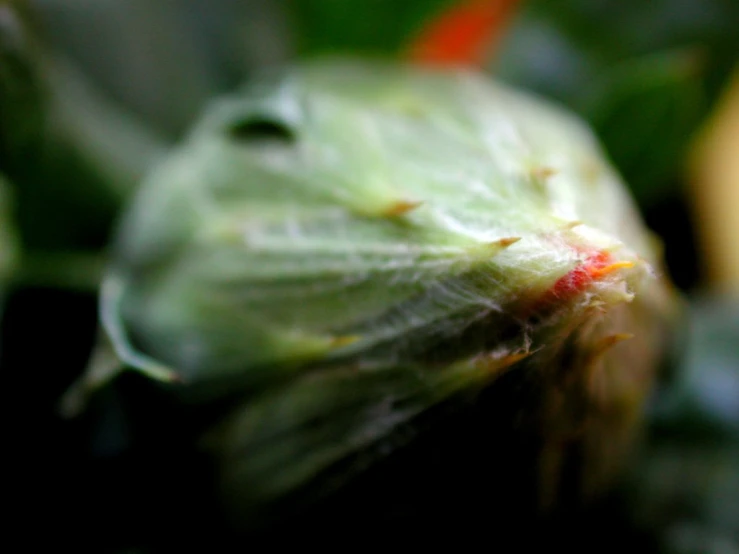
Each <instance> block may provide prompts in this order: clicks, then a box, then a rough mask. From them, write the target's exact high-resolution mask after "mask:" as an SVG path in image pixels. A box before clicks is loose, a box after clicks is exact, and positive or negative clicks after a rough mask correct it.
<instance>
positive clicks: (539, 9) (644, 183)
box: [492, 0, 739, 202]
mask: <svg viewBox="0 0 739 554" xmlns="http://www.w3.org/2000/svg"><path fill="white" fill-rule="evenodd" d="M737 21H739V2H733V1H729V0H656V1H654V2H641V1H637V0H626V1H621V0H599V1H597V2H594V1H587V0H529V1H528V2H526V3H524V4H523V9H522V10H521V11H520V13H519V15H518V17H517V18H516V19H515V21H514V22H513V24H512V26H511V29H510V31H509V33H507V35H506V39H505V41H504V43H503V44H502V46H501V49H500V52H499V57H498V58H497V59H496V60H495V63H494V64H493V65H492V68H493V70H494V71H495V73H496V74H497V75H498V76H499V77H501V78H503V79H504V80H507V81H509V82H512V83H515V84H518V85H521V86H524V87H526V88H529V89H532V90H534V91H537V92H539V93H542V94H544V95H546V96H549V97H553V98H555V99H557V100H559V101H560V102H562V103H564V104H566V105H568V106H569V107H571V108H573V109H576V110H577V111H579V112H580V113H581V114H582V115H584V116H586V117H590V118H591V122H592V123H595V125H596V127H598V130H599V131H600V132H603V134H604V136H603V139H604V141H605V142H606V145H607V148H608V149H609V151H611V153H612V155H613V157H614V159H615V160H616V162H617V163H618V164H619V166H620V167H619V168H620V169H621V170H622V171H624V173H626V176H627V181H629V183H630V184H631V186H632V189H634V191H635V192H636V194H637V196H638V197H639V198H640V199H641V200H642V201H643V202H651V201H653V200H654V199H655V197H656V196H658V194H659V193H660V192H664V191H666V190H667V188H666V187H667V186H668V185H674V183H675V182H676V181H677V177H678V174H679V172H680V171H681V170H682V163H681V161H682V160H681V157H680V154H681V153H682V152H683V149H684V140H685V138H686V137H687V136H688V135H690V134H692V133H693V132H694V131H695V128H696V125H697V123H698V122H699V121H700V119H701V118H702V117H704V116H705V114H706V113H707V110H708V108H709V107H710V106H711V104H712V103H713V102H714V101H715V99H716V97H717V95H718V93H719V91H720V89H721V86H722V84H723V83H724V82H725V81H726V79H727V78H728V76H729V74H730V71H731V69H732V67H733V65H734V64H735V63H736V61H737V53H738V52H739V33H737V32H736V22H737ZM657 52H663V53H664V54H655V53H657ZM670 52H672V53H670ZM696 55H697V56H698V58H699V59H700V64H695V63H694V62H692V61H690V58H691V57H693V56H696ZM681 58H683V59H682V60H681ZM609 85H610V86H612V87H614V90H613V91H608V86H609ZM593 87H595V88H596V90H593ZM598 99H600V101H602V102H603V103H604V105H603V106H602V107H601V108H597V109H596V106H595V104H596V103H597V102H596V100H598ZM640 111H641V113H642V114H644V116H643V117H640V116H639V112H640ZM647 114H650V115H647ZM620 118H624V120H623V121H620ZM609 122H610V123H609ZM650 123H651V124H650ZM660 125H669V129H665V131H664V132H663V133H662V134H661V135H660V136H658V138H654V133H655V132H656V129H657V128H658V127H659V126H660ZM621 133H623V135H624V136H619V135H620V134H621ZM641 133H647V134H646V135H645V136H640V134H641ZM671 133H675V135H673V134H671ZM626 135H628V136H626ZM646 144H651V145H652V146H651V147H650V148H649V150H648V154H644V155H643V156H642V157H641V159H638V154H637V150H638V148H640V147H643V145H646ZM655 146H657V147H658V148H657V149H656V150H655ZM670 157H672V161H671V162H670ZM622 163H623V164H625V165H623V166H621V165H620V164H622Z"/></svg>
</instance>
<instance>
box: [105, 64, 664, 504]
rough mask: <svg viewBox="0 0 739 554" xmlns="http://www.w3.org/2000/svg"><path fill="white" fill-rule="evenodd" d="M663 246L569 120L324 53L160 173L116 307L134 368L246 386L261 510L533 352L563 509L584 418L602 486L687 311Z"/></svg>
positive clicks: (247, 427)
mask: <svg viewBox="0 0 739 554" xmlns="http://www.w3.org/2000/svg"><path fill="white" fill-rule="evenodd" d="M659 264H660V261H659V255H658V252H657V249H656V247H655V241H654V240H653V239H652V238H651V237H650V236H649V233H648V232H647V230H646V229H645V227H644V226H643V224H642V222H641V221H640V219H639V216H638V213H637V211H636V209H635V207H634V205H633V203H632V201H631V199H630V198H629V196H628V195H627V193H626V191H625V189H624V187H623V184H622V183H621V181H620V180H619V177H618V175H617V174H616V172H615V171H614V170H613V169H612V168H611V167H610V166H609V164H608V163H607V162H606V161H605V160H604V156H603V154H602V152H601V151H600V149H599V147H598V145H597V142H596V140H595V139H594V137H593V135H592V134H591V132H590V131H589V129H588V128H587V127H586V126H585V125H584V124H583V123H582V122H580V121H578V120H577V119H575V118H574V117H573V116H571V115H569V114H567V113H565V112H563V111H561V110H560V109H558V108H556V107H554V106H551V105H549V104H547V103H546V102H544V101H542V100H540V99H537V98H534V97H530V96H528V95H526V94H524V93H522V92H519V91H516V90H512V89H510V88H508V87H506V86H503V85H501V84H496V83H494V82H491V81H490V80H489V79H488V78H486V77H484V76H481V75H477V74H474V73H471V72H468V71H462V70H424V69H413V68H404V67H394V66H380V65H377V66H375V65H362V64H352V63H343V64H342V63H337V62H332V63H326V62H324V63H316V64H309V65H304V66H301V67H298V68H295V69H294V70H292V71H290V72H288V73H287V74H286V75H285V76H284V77H282V78H279V79H274V80H266V81H263V82H259V83H256V84H254V85H253V86H251V87H249V88H247V89H246V90H244V91H243V92H241V93H239V94H236V95H234V96H233V97H231V98H227V99H224V100H222V101H220V102H219V103H217V104H216V105H215V106H214V107H212V109H210V110H209V111H208V112H207V114H206V116H205V117H204V119H203V120H202V122H201V123H200V124H199V125H198V126H197V128H196V129H195V130H194V132H193V133H192V134H191V135H190V137H189V138H188V139H187V141H186V142H185V143H184V144H183V145H182V146H181V147H180V148H179V149H178V150H177V151H175V152H174V153H172V155H171V156H170V157H169V159H168V160H167V161H166V163H164V164H163V165H161V166H160V167H159V168H158V169H157V170H156V171H154V172H153V173H151V174H150V175H149V177H148V179H146V181H145V182H144V183H143V186H142V187H141V190H140V193H139V194H138V197H137V198H136V200H135V202H134V204H133V206H132V207H131V209H130V210H129V211H128V213H127V214H126V217H125V220H124V222H123V225H122V228H121V231H120V235H119V241H118V244H117V248H116V250H115V255H114V262H113V264H112V266H111V268H110V271H109V274H108V276H107V279H106V281H105V284H104V291H103V295H102V318H103V322H104V325H105V329H106V331H107V334H108V337H109V338H110V339H111V341H112V344H113V346H114V348H115V350H116V352H117V354H118V356H119V357H120V358H121V360H122V361H123V362H124V363H125V364H127V365H129V366H131V367H133V368H135V369H138V370H140V371H143V372H145V373H148V374H149V375H151V376H153V377H156V378H159V379H163V380H168V381H179V382H181V385H180V387H181V388H182V390H185V391H187V392H188V393H190V394H195V395H199V394H200V395H205V394H216V393H218V392H220V391H223V390H225V389H224V387H227V389H228V390H233V389H234V387H236V386H238V387H243V390H244V391H248V392H247V394H248V395H249V398H250V399H249V400H248V401H247V402H246V403H245V404H244V405H243V406H242V407H241V408H240V409H239V410H237V413H236V414H235V415H234V418H233V420H232V421H231V422H230V423H228V424H226V426H225V427H224V430H223V433H225V435H224V436H225V437H226V439H225V440H224V441H223V444H225V445H227V446H226V447H224V449H223V453H224V456H225V459H226V460H227V465H228V464H231V465H230V467H231V468H232V469H233V471H231V470H227V471H225V474H226V475H231V476H232V477H233V479H234V480H235V481H234V482H238V483H240V485H238V486H237V488H239V487H241V488H242V489H244V490H247V489H248V490H250V491H251V492H249V493H248V496H249V498H250V499H251V502H252V504H258V503H260V502H262V501H263V500H265V499H268V500H269V499H274V498H276V497H279V496H280V495H282V494H284V493H286V492H288V491H290V490H293V489H294V488H296V487H298V486H299V485H301V484H304V483H306V482H308V481H309V480H310V479H311V478H312V476H315V475H317V474H318V473H319V472H320V471H321V470H323V469H325V468H327V467H329V466H330V465H331V464H333V463H335V462H336V461H337V460H340V459H343V458H345V457H347V456H349V455H350V454H352V453H353V452H356V451H357V450H359V449H362V448H364V447H366V446H367V445H368V443H374V442H376V441H379V440H381V439H382V438H383V437H386V436H387V435H388V434H390V433H391V432H392V431H393V429H395V428H396V427H397V426H398V425H399V424H401V423H403V422H407V421H409V420H411V419H412V418H413V417H415V416H416V415H418V414H419V413H421V412H423V411H424V410H426V409H428V408H429V407H431V406H433V405H434V404H435V403H438V402H439V401H440V400H442V399H444V398H447V397H449V396H450V395H452V394H456V393H457V392H460V391H463V390H471V389H475V388H480V387H482V386H485V385H488V384H490V383H492V382H493V381H494V380H495V379H496V378H497V376H499V375H500V374H501V373H503V372H504V371H508V370H510V368H514V367H517V366H518V367H524V366H525V367H527V368H528V370H529V371H532V372H534V374H535V375H539V376H540V378H541V379H540V380H541V390H542V391H549V392H546V393H543V394H542V395H541V401H540V402H539V403H538V408H537V410H536V414H535V415H532V421H535V422H536V423H532V425H533V426H534V427H543V428H544V431H543V433H542V436H544V437H546V439H545V440H544V444H543V446H542V449H541V453H540V465H541V468H540V474H541V476H542V487H541V488H542V502H543V503H548V502H550V500H551V498H554V496H556V488H557V486H556V484H555V483H556V481H557V479H556V474H557V473H558V471H559V468H560V466H561V463H562V462H561V452H560V451H559V450H558V449H559V446H557V445H560V444H562V437H565V436H569V434H571V433H572V432H573V429H575V428H577V427H578V426H581V425H582V423H583V421H584V420H585V419H587V417H586V414H589V413H592V412H593V411H595V412H598V413H599V414H601V415H603V417H600V418H596V422H595V423H593V429H594V431H593V432H592V433H589V434H587V437H588V438H586V439H583V440H584V441H585V445H584V450H585V451H586V452H588V454H587V455H588V456H590V457H592V459H593V467H596V468H598V469H597V470H593V471H590V472H588V474H587V476H586V479H587V480H588V482H587V483H585V484H583V487H585V488H587V489H589V490H590V489H592V490H596V489H598V488H599V487H600V486H601V484H602V482H605V481H606V480H607V479H606V477H607V476H609V475H611V474H612V473H613V471H612V470H613V466H614V465H616V461H617V459H618V458H619V456H618V454H620V453H621V452H622V451H623V450H624V449H625V448H626V445H628V444H629V443H630V442H631V439H632V435H633V430H634V428H635V425H634V423H635V422H636V421H638V419H639V414H640V411H641V406H642V403H643V400H644V398H645V396H646V394H647V393H648V391H649V384H650V381H651V378H652V375H653V372H654V368H655V365H656V361H657V359H658V356H659V354H660V350H661V348H662V347H663V335H664V333H663V331H664V327H663V322H664V321H665V320H666V319H667V318H669V316H670V314H671V306H672V293H671V292H670V289H669V287H668V285H667V284H666V283H665V281H664V279H663V278H662V277H661V276H660V271H661V270H660V265H659ZM632 335H633V336H634V338H633V339H632V340H630V341H624V339H626V338H629V337H631V336H632ZM621 342H624V344H619V343H621ZM617 344H618V346H616V345H617ZM612 347H613V348H612ZM550 392H551V394H550ZM398 399H402V400H403V401H402V402H396V401H397V400H398ZM397 406H401V407H397ZM339 407H341V409H339ZM342 410H343V411H342ZM347 410H348V411H347ZM339 412H341V413H344V414H346V413H349V414H350V415H349V416H341V417H338V416H336V414H337V413H339ZM370 414H375V416H371V415H370ZM377 414H380V415H377ZM373 417H374V419H372V418H373ZM316 420H319V421H321V422H323V424H322V425H323V426H319V427H316V428H312V429H313V431H312V432H309V431H306V429H305V422H306V421H316ZM550 439H551V440H550ZM244 452H249V455H245V454H244ZM242 485H243V487H242ZM256 489H259V490H256Z"/></svg>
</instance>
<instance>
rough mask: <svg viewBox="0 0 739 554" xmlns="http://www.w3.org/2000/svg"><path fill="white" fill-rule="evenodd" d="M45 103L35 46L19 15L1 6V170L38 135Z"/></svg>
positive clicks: (7, 5)
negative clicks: (42, 108) (43, 103)
mask: <svg viewBox="0 0 739 554" xmlns="http://www.w3.org/2000/svg"><path fill="white" fill-rule="evenodd" d="M42 102H43V99H42V93H41V86H40V76H39V74H38V63H37V52H36V45H35V44H33V41H32V38H31V36H30V33H29V31H28V29H27V27H26V22H25V21H24V19H23V18H22V17H21V15H20V14H19V12H18V11H17V10H16V9H15V8H14V7H13V6H11V5H10V4H3V3H0V169H2V170H4V171H7V168H8V166H9V165H12V164H14V163H15V160H16V158H17V157H18V156H19V155H22V152H23V151H24V150H25V149H27V148H28V147H29V144H30V143H32V142H33V140H34V138H35V137H36V136H37V135H38V133H39V131H40V127H41V121H42V117H41V106H42Z"/></svg>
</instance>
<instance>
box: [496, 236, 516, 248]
mask: <svg viewBox="0 0 739 554" xmlns="http://www.w3.org/2000/svg"><path fill="white" fill-rule="evenodd" d="M519 240H521V237H506V238H502V239H498V240H496V241H493V242H491V243H490V244H491V246H498V247H502V248H507V247H508V246H510V245H511V244H515V243H517V242H518V241H519Z"/></svg>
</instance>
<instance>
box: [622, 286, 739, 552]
mask: <svg viewBox="0 0 739 554" xmlns="http://www.w3.org/2000/svg"><path fill="white" fill-rule="evenodd" d="M690 326H691V333H690V334H689V335H688V336H687V340H686V341H685V344H684V345H683V347H684V355H683V356H682V364H681V365H682V368H681V369H682V372H681V374H680V375H679V376H678V378H677V380H676V382H675V383H674V384H673V387H672V389H671V390H668V391H666V393H664V394H663V395H662V396H661V397H660V398H658V402H657V403H656V406H655V411H654V414H653V415H654V417H653V425H652V426H653V430H652V440H651V441H650V443H649V444H648V446H647V448H645V450H644V452H643V455H642V459H641V462H640V463H639V465H637V466H636V467H635V469H634V472H633V475H632V480H631V485H632V488H631V497H632V501H633V517H634V519H635V520H636V521H637V523H638V524H639V525H641V526H642V527H643V528H645V529H649V530H650V531H651V532H653V533H655V534H656V535H658V536H659V538H660V541H661V543H662V547H663V551H664V552H668V553H673V552H674V553H688V552H690V553H692V552H696V553H697V552H717V553H718V552H736V551H737V548H738V545H739V350H737V347H736V345H737V343H738V342H739V302H737V300H736V299H731V298H726V297H717V298H712V299H701V300H698V301H695V302H693V305H692V306H691V317H690Z"/></svg>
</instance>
